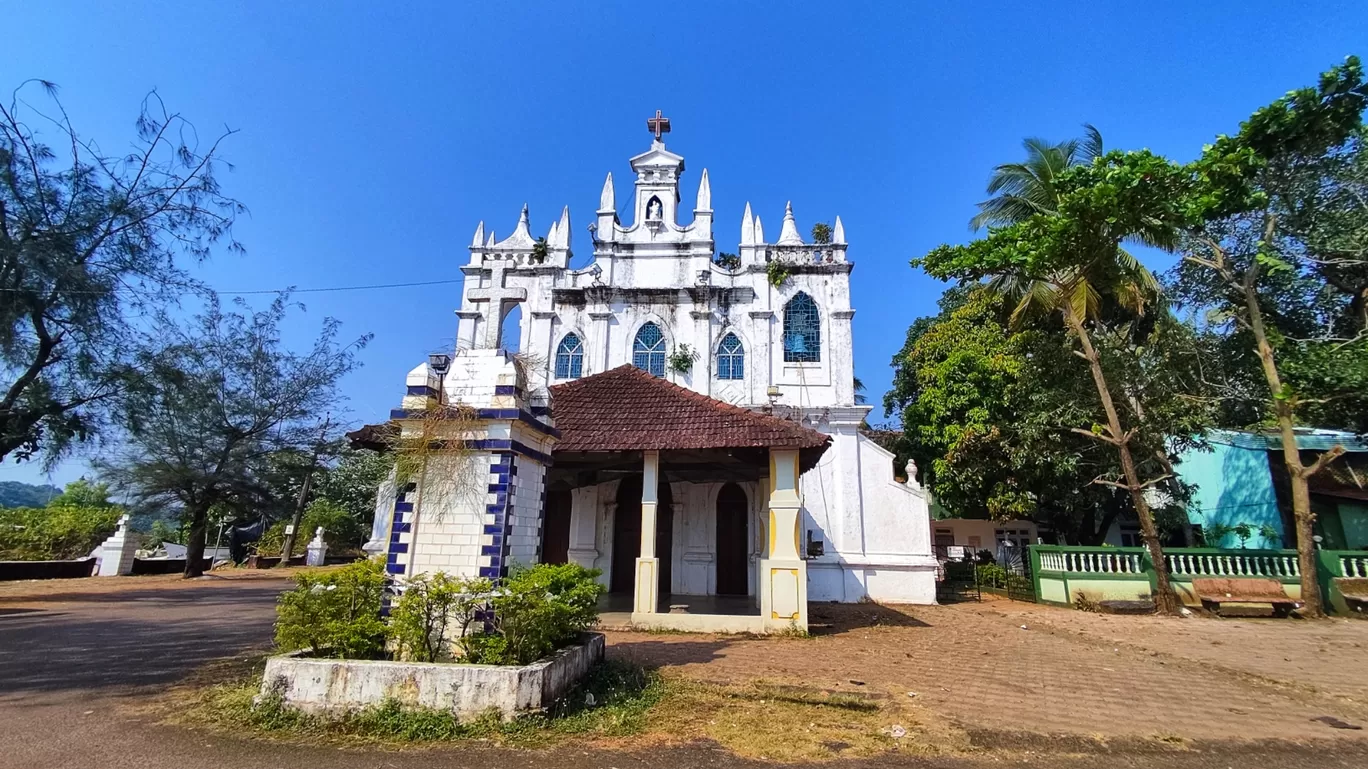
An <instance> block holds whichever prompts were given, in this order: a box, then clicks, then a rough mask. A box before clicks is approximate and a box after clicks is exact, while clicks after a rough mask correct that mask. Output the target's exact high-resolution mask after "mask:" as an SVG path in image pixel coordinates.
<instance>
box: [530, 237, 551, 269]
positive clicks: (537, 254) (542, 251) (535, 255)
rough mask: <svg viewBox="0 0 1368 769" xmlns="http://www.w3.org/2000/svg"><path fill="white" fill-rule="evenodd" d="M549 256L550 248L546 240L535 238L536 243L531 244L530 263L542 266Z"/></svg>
mask: <svg viewBox="0 0 1368 769" xmlns="http://www.w3.org/2000/svg"><path fill="white" fill-rule="evenodd" d="M550 254H551V247H550V246H549V245H548V244H547V242H546V238H537V242H535V243H533V244H532V261H534V262H536V263H537V264H542V263H543V262H545V261H546V257H547V256H549V255H550Z"/></svg>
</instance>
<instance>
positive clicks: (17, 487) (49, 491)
mask: <svg viewBox="0 0 1368 769" xmlns="http://www.w3.org/2000/svg"><path fill="white" fill-rule="evenodd" d="M61 493H62V490H61V489H59V488H57V487H56V486H38V485H35V484H32V483H20V482H19V481H0V507H43V506H44V505H46V504H47V503H48V500H50V499H52V498H53V497H55V496H57V495H58V494H61Z"/></svg>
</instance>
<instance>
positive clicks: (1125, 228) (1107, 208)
mask: <svg viewBox="0 0 1368 769" xmlns="http://www.w3.org/2000/svg"><path fill="white" fill-rule="evenodd" d="M1186 181H1187V179H1186V177H1185V176H1184V175H1183V174H1182V173H1181V172H1179V171H1177V170H1175V169H1173V167H1172V164H1170V163H1169V162H1168V161H1166V160H1164V159H1163V158H1160V157H1157V156H1155V155H1152V154H1151V153H1149V152H1133V153H1117V152H1113V153H1110V154H1108V155H1106V156H1105V157H1103V158H1100V159H1098V160H1097V161H1095V162H1094V163H1093V164H1092V165H1089V166H1073V167H1072V168H1069V169H1066V170H1064V171H1063V172H1061V173H1059V174H1058V175H1056V176H1055V177H1054V178H1053V179H1052V187H1051V188H1052V189H1053V190H1054V192H1055V194H1056V196H1057V200H1058V206H1057V208H1056V210H1055V211H1042V212H1037V213H1034V214H1031V215H1030V217H1029V218H1027V219H1024V220H1022V221H1020V222H1018V223H1016V224H1012V225H1008V226H1004V227H1001V228H998V229H995V230H993V231H991V233H990V234H989V235H988V236H987V237H985V238H982V239H980V240H978V241H975V242H973V243H970V244H969V245H967V246H941V247H940V248H937V249H935V250H934V251H932V252H930V253H928V254H927V255H926V256H924V257H921V258H918V259H914V260H912V265H913V266H914V267H918V266H920V267H923V268H924V269H925V270H926V271H927V272H928V273H929V274H931V275H932V276H934V277H938V278H941V279H951V278H955V279H959V280H961V281H978V280H980V279H982V278H985V277H989V278H991V279H992V280H991V281H990V283H989V287H990V289H991V290H993V291H996V292H999V293H1003V294H1004V295H1009V296H1011V297H1013V300H1014V304H1015V308H1014V310H1013V312H1012V321H1013V323H1022V322H1024V321H1025V320H1026V319H1028V318H1032V317H1038V316H1043V317H1059V318H1060V319H1061V320H1062V322H1063V325H1064V328H1065V329H1066V330H1067V331H1068V332H1069V333H1070V335H1072V337H1073V338H1074V339H1075V341H1076V342H1077V343H1078V345H1079V348H1080V349H1078V350H1077V351H1075V354H1076V355H1078V356H1079V357H1081V358H1082V359H1083V360H1084V361H1085V362H1086V364H1087V367H1088V372H1089V374H1090V375H1091V378H1092V381H1093V385H1094V390H1095V392H1096V396H1097V399H1098V404H1099V405H1100V407H1101V414H1100V415H1099V416H1100V420H1098V421H1095V422H1094V423H1093V424H1092V425H1090V426H1089V427H1078V426H1075V427H1073V428H1072V430H1073V432H1075V433H1077V434H1080V435H1084V436H1090V437H1092V438H1094V439H1095V440H1098V441H1101V442H1102V443H1104V444H1106V445H1109V446H1112V447H1113V448H1114V449H1115V450H1116V452H1117V453H1118V455H1119V459H1120V465H1121V467H1120V469H1121V473H1120V478H1119V479H1116V478H1105V477H1098V478H1096V479H1095V481H1094V482H1096V483H1100V484H1103V485H1108V486H1112V487H1115V488H1118V489H1123V490H1125V491H1126V492H1127V493H1128V494H1129V495H1130V497H1131V503H1132V505H1133V506H1134V508H1135V512H1136V514H1137V517H1138V518H1139V520H1140V530H1141V536H1142V537H1143V538H1144V540H1145V545H1146V547H1147V548H1148V549H1149V551H1150V556H1151V558H1152V559H1153V561H1154V567H1155V572H1156V578H1157V583H1158V584H1157V591H1156V592H1157V595H1156V596H1155V600H1156V604H1157V605H1158V606H1159V608H1160V609H1161V610H1164V611H1168V612H1173V611H1176V610H1177V608H1178V604H1177V600H1176V596H1175V595H1174V594H1173V591H1172V589H1171V587H1170V585H1169V579H1168V570H1167V567H1166V564H1165V562H1164V559H1163V550H1162V547H1161V543H1160V538H1159V532H1158V529H1157V527H1156V525H1155V520H1154V515H1153V512H1152V510H1151V506H1150V503H1149V500H1148V499H1147V498H1146V493H1145V492H1146V489H1148V488H1150V487H1152V486H1155V485H1157V484H1160V483H1162V482H1164V481H1166V480H1168V478H1169V477H1170V473H1167V472H1164V473H1160V474H1158V475H1155V476H1153V477H1149V478H1142V477H1141V467H1140V465H1139V463H1138V462H1137V460H1136V454H1137V452H1136V448H1137V437H1138V436H1139V435H1140V432H1139V431H1140V430H1141V429H1142V425H1141V424H1140V422H1141V421H1143V418H1142V416H1141V415H1142V413H1143V411H1144V409H1143V404H1140V403H1139V402H1138V401H1136V406H1138V408H1135V407H1132V408H1127V405H1128V401H1131V400H1134V399H1135V396H1136V393H1134V392H1132V391H1129V390H1127V388H1126V386H1125V385H1126V383H1125V382H1122V383H1121V387H1120V388H1118V389H1115V390H1114V389H1113V385H1112V383H1111V382H1110V381H1109V380H1108V377H1107V372H1106V368H1105V366H1104V365H1103V351H1102V350H1101V349H1099V346H1098V344H1096V343H1095V339H1094V335H1095V333H1096V332H1098V331H1101V332H1103V333H1104V334H1115V333H1118V332H1121V331H1123V330H1125V329H1131V330H1134V331H1136V332H1139V329H1140V326H1138V325H1137V323H1138V322H1139V321H1140V320H1141V319H1142V318H1143V317H1144V316H1145V313H1146V312H1147V311H1148V310H1153V309H1154V305H1155V304H1156V301H1157V298H1158V297H1157V293H1158V284H1157V281H1155V279H1154V277H1153V276H1152V275H1150V273H1149V272H1148V270H1146V269H1145V268H1144V266H1143V265H1141V264H1140V263H1139V262H1138V261H1136V260H1135V258H1134V257H1132V256H1131V255H1130V254H1128V253H1126V252H1125V250H1123V249H1122V248H1121V243H1122V242H1123V241H1127V240H1141V241H1144V242H1150V243H1163V244H1169V243H1173V242H1174V241H1175V240H1176V233H1177V232H1178V229H1179V227H1180V225H1181V224H1182V223H1183V219H1182V217H1181V216H1180V211H1179V210H1178V209H1177V208H1175V204H1174V203H1173V202H1172V201H1171V200H1170V196H1171V195H1173V194H1175V193H1181V192H1186V191H1187V188H1186V187H1185V186H1184V183H1185V182H1186ZM1140 336H1143V334H1142V333H1141V334H1140ZM1152 440H1154V437H1153V436H1150V437H1148V438H1147V439H1146V442H1148V441H1152ZM1149 453H1150V452H1149V451H1148V450H1146V449H1143V448H1142V452H1141V456H1148V455H1149Z"/></svg>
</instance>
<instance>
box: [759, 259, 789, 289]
mask: <svg viewBox="0 0 1368 769" xmlns="http://www.w3.org/2000/svg"><path fill="white" fill-rule="evenodd" d="M789 275H790V272H789V264H788V262H786V261H784V260H783V259H780V258H779V257H773V258H771V259H770V260H769V261H768V262H765V277H766V278H767V279H768V280H769V284H770V285H771V286H774V287H775V288H779V287H780V286H782V285H784V283H786V282H787V281H788V279H789Z"/></svg>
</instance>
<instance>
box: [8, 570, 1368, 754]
mask: <svg viewBox="0 0 1368 769" xmlns="http://www.w3.org/2000/svg"><path fill="white" fill-rule="evenodd" d="M286 585H287V582H285V581H284V580H280V581H276V580H269V581H265V580H257V581H253V582H251V583H232V584H230V583H224V584H212V583H211V584H204V585H198V586H196V587H194V588H188V589H187V588H178V589H170V588H167V587H163V586H149V587H148V588H146V589H140V588H133V589H129V590H124V591H121V592H117V593H103V594H102V593H94V592H91V593H81V592H80V590H79V587H78V586H75V585H73V588H72V592H70V593H66V594H63V595H58V596H51V597H49V598H45V599H43V600H44V602H43V603H41V604H23V603H15V602H14V601H12V600H6V601H0V767H3V768H8V767H14V768H15V769H20V768H22V769H35V768H38V767H63V768H64V769H81V768H83V767H99V768H100V769H123V768H124V767H129V768H132V767H137V769H215V768H216V767H225V768H226V767H250V768H251V769H261V768H262V767H267V766H283V767H292V768H293V767H298V768H300V769H305V768H309V767H319V768H320V769H363V768H365V769H369V768H371V767H377V768H378V767H395V768H406V767H424V768H431V767H473V768H476V769H485V768H489V769H493V768H494V767H498V769H519V768H520V767H567V768H568V769H578V768H579V767H586V768H587V767H595V768H598V767H616V768H617V769H631V768H633V767H649V769H674V768H675V767H679V768H680V769H683V768H685V767H690V768H692V767H742V766H746V767H749V766H760V765H761V764H759V763H757V762H751V761H745V760H741V759H737V758H735V757H734V756H731V755H730V754H728V753H726V752H725V751H722V750H720V749H717V748H715V747H713V746H710V745H706V744H703V745H694V746H687V747H678V748H652V749H649V750H642V751H614V752H608V751H586V750H582V749H579V748H558V749H554V750H550V751H544V752H533V751H517V750H504V749H497V748H490V747H484V746H478V745H476V746H471V745H461V746H457V747H451V748H440V749H421V750H404V751H393V750H379V749H373V750H358V749H338V748H333V747H328V746H306V745H297V744H286V743H276V742H269V741H259V740H250V739H235V738H231V737H222V736H217V735H210V734H205V733H201V732H197V731H193V730H188V729H184V728H180V727H175V726H167V725H163V724H160V723H158V722H157V720H156V718H154V717H151V716H145V715H140V714H139V713H138V708H137V705H138V704H139V703H140V702H143V701H145V699H146V697H147V695H148V694H149V693H154V692H156V691H158V690H159V689H160V688H161V687H164V686H166V685H168V684H171V683H174V682H176V681H178V680H180V679H182V678H183V677H184V676H186V675H187V674H188V673H189V672H190V671H193V670H194V669H196V668H197V667H199V666H201V665H203V664H205V663H207V662H210V661H212V660H214V659H217V658H222V657H227V656H232V655H235V654H240V653H242V652H244V651H249V650H252V649H257V648H264V646H265V645H266V644H268V643H269V641H270V637H271V623H272V621H273V619H274V601H275V596H276V594H277V593H278V592H279V591H280V590H281V589H283V588H284V587H285V586H286ZM1243 736H1244V737H1253V736H1255V735H1243ZM978 741H979V742H981V743H982V744H983V745H984V747H985V749H991V750H988V751H987V752H985V753H983V754H979V755H975V756H971V757H966V758H945V759H922V758H916V757H911V756H900V755H897V754H890V755H887V756H883V757H879V758H876V759H869V760H863V761H836V762H827V763H823V764H821V766H825V767H855V766H859V767H886V766H887V767H893V766H916V767H928V768H929V767H944V768H945V769H952V768H953V769H959V768H964V769H968V768H969V767H983V766H995V767H1002V766H1020V767H1052V768H1053V767H1060V768H1063V769H1069V768H1073V767H1077V769H1084V768H1089V769H1090V768H1091V767H1099V768H1100V767H1107V768H1108V769H1115V768H1129V767H1135V768H1137V769H1139V768H1142V767H1144V768H1148V767H1173V768H1174V769H1225V768H1226V767H1255V766H1257V767H1269V768H1276V767H1311V766H1314V767H1325V768H1327V769H1328V768H1330V767H1365V766H1368V741H1352V742H1351V741H1339V742H1335V743H1321V744H1291V743H1286V742H1277V743H1265V744H1248V743H1244V744H1240V745H1224V744H1197V745H1190V746H1187V748H1186V749H1183V750H1170V749H1164V748H1162V747H1155V746H1154V745H1153V744H1148V745H1147V744H1133V745H1132V744H1127V743H1120V744H1117V743H1113V744H1111V745H1110V747H1109V748H1108V749H1107V750H1106V751H1105V752H1100V753H1099V752H1097V749H1096V747H1094V746H1088V745H1070V744H1067V743H1061V742H1059V741H1058V740H1057V739H1052V738H1043V737H1031V736H1007V735H994V734H983V735H979V739H978Z"/></svg>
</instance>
